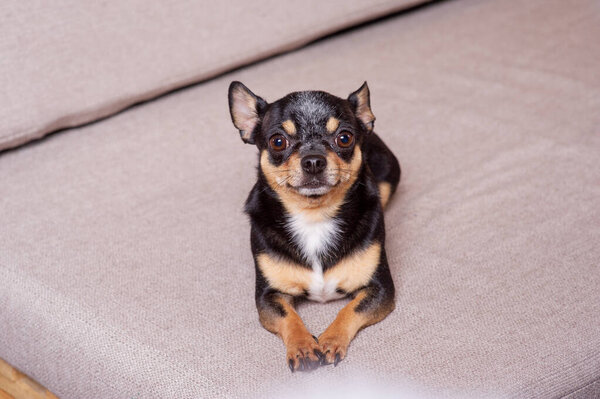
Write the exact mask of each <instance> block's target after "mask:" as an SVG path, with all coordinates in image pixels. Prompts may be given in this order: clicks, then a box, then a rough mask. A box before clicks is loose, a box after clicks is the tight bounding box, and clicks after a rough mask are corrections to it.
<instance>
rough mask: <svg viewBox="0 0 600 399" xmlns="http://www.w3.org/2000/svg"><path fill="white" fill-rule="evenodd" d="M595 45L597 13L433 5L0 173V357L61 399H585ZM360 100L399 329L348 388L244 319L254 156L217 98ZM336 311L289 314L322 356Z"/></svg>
mask: <svg viewBox="0 0 600 399" xmlns="http://www.w3.org/2000/svg"><path fill="white" fill-rule="evenodd" d="M599 36H600V9H599V8H598V7H597V5H596V3H595V2H593V1H580V2H565V1H562V0H531V1H528V2H526V3H523V2H522V1H518V0H507V1H503V2H490V1H478V0H463V1H453V2H442V3H438V4H436V5H434V6H431V7H427V8H425V9H422V10H420V11H418V12H415V13H410V14H407V15H402V16H398V17H395V18H392V19H389V20H386V21H383V22H380V23H378V24H376V25H372V26H367V27H364V28H362V29H360V30H358V31H352V32H348V33H345V34H344V35H340V36H337V37H334V38H331V39H328V40H326V41H322V42H318V43H316V44H314V45H311V46H309V47H307V48H305V49H302V50H301V51H298V52H294V53H290V54H287V55H284V56H281V57H277V58H275V59H272V60H269V61H268V62H265V63H261V64H258V65H255V66H252V67H250V68H246V69H243V70H239V71H236V72H235V73H232V74H229V75H225V76H222V77H220V78H218V79H215V80H212V81H209V82H207V83H203V84H200V85H197V86H194V87H191V88H188V89H186V90H182V91H179V92H177V93H174V94H171V95H169V96H165V97H163V98H161V99H159V100H157V101H153V102H149V103H146V104H144V105H142V106H139V107H135V108H133V109H130V110H128V111H127V112H124V113H121V114H119V115H117V116H115V117H112V118H110V119H106V120H103V121H101V122H98V123H94V124H91V125H89V126H86V127H83V128H78V129H74V130H69V131H65V132H62V133H59V134H55V135H52V136H49V137H47V138H46V139H45V140H43V141H41V142H38V143H35V144H33V145H28V146H25V147H21V148H20V149H17V150H14V151H10V152H6V153H4V154H2V155H0V182H2V184H0V213H1V215H0V220H2V224H1V228H0V248H1V250H0V280H1V281H2V285H1V286H0V309H2V311H1V312H0V325H1V326H3V327H2V339H0V355H1V356H2V357H4V358H5V359H6V360H7V361H8V362H10V363H11V364H13V365H14V366H15V367H17V368H19V369H22V370H24V371H26V372H27V373H29V374H30V375H31V376H32V377H33V378H35V379H36V380H38V381H40V382H41V383H43V384H44V385H46V386H47V387H48V388H49V389H50V390H52V391H53V392H55V393H56V394H57V395H58V396H59V397H65V398H77V397H106V398H109V397H136V398H137V397H190V398H191V397H202V398H247V397H286V396H287V394H289V393H290V392H289V390H290V389H296V390H302V391H301V392H304V391H305V390H306V389H307V387H313V388H316V387H319V388H322V392H323V393H325V394H328V387H330V386H338V384H339V383H340V381H345V380H348V379H351V380H352V381H353V382H357V381H361V380H364V379H365V378H368V379H369V380H376V381H379V382H380V383H378V385H375V386H376V387H377V388H382V387H385V386H390V387H397V386H401V387H407V386H408V387H414V386H418V387H421V388H422V389H431V390H434V391H437V392H442V393H446V394H449V393H468V394H469V395H470V396H471V397H473V396H474V397H486V396H492V397H515V398H522V397H527V398H549V397H561V396H566V395H569V394H570V395H571V396H569V397H570V398H575V397H577V395H580V393H581V392H586V391H585V390H586V389H591V388H589V387H593V386H594V385H593V384H594V381H597V380H598V378H599V377H600V367H599V365H600V334H598V331H600V301H598V287H599V286H600V272H599V270H598V259H600V245H598V242H599V239H600V236H599V229H598V226H600V208H599V207H598V204H599V201H600V185H599V184H598V182H599V181H600V157H599V156H598V154H599V153H600V134H599V133H600V132H599V130H598V127H599V126H600V113H598V110H599V109H600V75H599V74H598V73H597V72H598V71H597V60H598V59H600V43H599V42H597V41H593V40H591V38H594V37H599ZM365 79H367V80H368V82H369V86H370V88H371V95H372V104H371V105H372V107H373V111H374V113H375V115H376V117H377V123H376V126H375V129H376V131H377V132H378V133H379V135H380V136H381V137H382V138H383V139H384V140H385V141H386V142H387V143H388V145H389V146H390V148H392V149H393V150H394V152H395V153H396V155H397V156H398V158H399V159H400V162H401V163H402V166H403V180H402V182H401V185H400V188H399V191H398V193H397V195H396V197H395V198H393V199H392V201H391V202H390V204H389V207H388V209H387V211H386V228H387V242H386V248H387V252H388V258H389V263H390V265H391V270H392V273H393V278H394V281H395V284H396V287H397V302H396V310H395V311H394V312H393V313H392V314H391V315H390V316H389V317H387V318H386V319H385V320H384V321H382V322H381V323H378V324H376V325H374V326H372V327H369V328H367V329H366V330H364V331H362V332H361V333H359V335H358V336H357V338H356V339H355V340H354V341H353V343H352V344H351V346H350V348H349V353H348V357H347V359H345V360H344V361H343V362H341V363H340V365H338V367H337V368H335V369H334V368H333V367H327V368H325V367H323V368H320V369H318V370H316V371H315V372H313V373H310V374H300V375H299V374H293V375H292V374H291V373H290V372H289V370H288V369H287V367H286V365H285V356H284V347H283V345H282V343H281V341H280V340H279V338H277V337H275V336H273V335H271V334H269V333H268V332H266V331H265V330H264V329H263V328H262V327H261V326H260V324H259V322H258V317H257V313H256V310H255V305H254V297H253V295H254V269H253V264H252V256H251V253H250V243H249V226H248V222H247V219H246V217H245V216H244V215H243V213H242V205H243V202H244V200H245V198H246V195H247V193H248V191H249V190H250V188H251V187H252V185H253V183H254V179H255V173H256V170H255V162H256V150H255V149H254V148H253V147H251V146H248V145H244V144H242V142H241V141H240V139H239V135H238V133H237V131H236V130H235V128H233V126H232V125H231V121H230V117H229V114H228V109H227V97H226V93H227V87H228V85H229V82H230V81H231V80H241V81H243V82H244V83H245V84H247V85H248V87H250V88H251V89H252V90H253V91H255V92H256V93H257V94H259V95H261V96H263V97H264V98H266V99H267V100H274V99H276V98H278V97H280V96H282V95H284V94H286V93H287V92H289V91H292V90H299V89H317V88H318V89H323V90H327V91H330V92H332V93H334V94H337V95H341V96H345V95H347V94H348V93H349V92H350V91H352V90H354V89H356V88H357V87H358V86H359V85H360V84H361V83H362V81H363V80H365ZM342 304H343V303H342V302H333V303H328V304H325V305H322V304H313V303H308V304H306V305H304V306H302V307H301V308H300V314H301V316H302V317H303V318H304V320H305V321H306V323H307V326H308V328H309V329H310V330H311V331H312V332H313V333H314V334H316V335H318V334H319V333H321V332H322V331H323V330H324V328H325V327H326V326H327V325H328V324H329V323H330V322H331V321H332V320H333V318H334V316H335V313H336V311H337V310H338V309H340V308H341V306H342ZM373 389H375V388H373ZM398 389H401V388H398ZM357 392H358V390H357ZM588 392H589V391H588ZM438 397H439V396H438ZM580 397H581V396H580Z"/></svg>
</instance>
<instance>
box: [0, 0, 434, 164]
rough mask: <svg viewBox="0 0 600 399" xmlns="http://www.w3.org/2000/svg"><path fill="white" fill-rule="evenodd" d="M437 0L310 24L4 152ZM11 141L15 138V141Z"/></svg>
mask: <svg viewBox="0 0 600 399" xmlns="http://www.w3.org/2000/svg"><path fill="white" fill-rule="evenodd" d="M434 1H435V0H425V1H422V0H412V1H410V2H408V3H402V4H399V5H397V6H394V5H393V4H394V3H396V1H394V0H390V1H386V2H382V3H380V4H379V5H377V6H372V5H371V6H369V7H364V8H361V9H359V10H357V11H355V12H352V13H349V14H346V15H345V17H344V18H345V19H346V22H344V23H341V24H339V25H333V28H331V29H319V28H318V27H320V26H330V25H329V23H323V24H318V25H311V26H310V27H308V28H305V29H303V30H302V31H306V30H311V31H313V30H314V32H312V33H310V34H308V35H303V34H298V35H295V34H292V35H291V36H289V38H288V39H286V40H285V41H284V42H282V43H280V44H273V43H270V44H269V45H267V48H266V49H264V48H263V49H261V50H258V51H257V50H254V51H249V52H248V53H246V54H244V55H243V56H242V57H239V58H238V57H235V58H232V57H229V58H225V60H224V61H222V62H219V63H215V64H213V65H210V66H209V67H207V68H206V71H205V72H203V73H201V74H194V73H193V72H192V73H191V74H190V73H184V74H182V75H179V76H178V77H176V78H172V79H168V80H164V81H163V82H158V83H157V86H156V87H154V88H152V89H150V90H147V91H143V92H138V93H134V94H129V95H125V96H124V97H126V98H124V99H122V100H114V99H113V100H112V101H110V102H108V103H101V104H99V105H98V106H96V107H93V108H90V109H87V110H85V109H84V110H81V111H79V112H76V113H74V114H71V115H63V116H60V117H59V118H57V119H54V120H53V121H51V122H48V123H46V124H45V127H43V128H33V129H30V130H29V131H28V132H25V133H24V132H18V133H11V134H8V135H6V136H1V135H0V154H1V153H2V152H3V151H5V150H9V149H12V148H18V147H19V146H21V145H23V144H26V143H28V142H30V141H33V140H36V139H40V138H43V137H45V136H47V135H49V134H52V133H55V132H59V131H62V130H65V129H70V128H76V127H81V126H85V125H86V124H89V123H94V122H96V121H100V120H103V119H105V118H109V117H111V116H113V115H116V114H118V113H119V112H121V111H124V110H127V109H128V108H129V107H132V106H135V105H136V104H139V103H143V102H145V101H151V100H154V99H156V98H159V97H160V96H162V95H167V94H169V93H171V92H173V91H175V90H177V89H180V88H185V87H187V86H191V85H196V84H201V83H204V82H207V81H210V80H212V79H215V78H217V77H219V76H221V75H223V74H226V73H228V72H231V71H233V70H235V69H238V68H241V67H245V66H250V65H252V64H254V63H257V62H260V61H261V60H264V59H267V58H269V57H273V56H276V55H281V54H285V53H287V52H291V51H294V50H299V49H301V48H303V47H304V46H306V45H307V44H309V43H311V42H313V41H316V40H318V39H320V38H323V37H326V36H327V35H330V34H334V33H336V32H340V31H343V30H345V29H347V28H351V27H353V26H358V25H360V24H362V23H366V22H369V21H372V20H376V19H378V18H381V17H384V16H386V15H391V14H394V13H397V12H400V11H403V10H409V9H410V8H412V7H416V6H418V5H420V4H423V5H425V4H428V3H431V2H434ZM375 7H377V11H375V12H371V11H372V10H373V8H375ZM365 12H368V15H367V16H364V17H362V18H361V16H362V15H363V14H364V13H365ZM336 19H338V18H332V19H331V20H330V22H331V21H335V20H336ZM236 60H237V61H236ZM91 114H95V115H96V116H95V117H91V118H90V115H91ZM69 119H74V121H72V122H71V123H67V122H61V121H64V120H69ZM11 141H13V142H12V143H11Z"/></svg>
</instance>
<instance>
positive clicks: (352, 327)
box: [319, 289, 394, 363]
mask: <svg viewBox="0 0 600 399" xmlns="http://www.w3.org/2000/svg"><path fill="white" fill-rule="evenodd" d="M367 295H368V292H367V290H366V289H365V290H362V291H360V292H359V293H358V294H357V295H356V296H355V297H354V299H353V300H351V301H350V302H349V303H348V304H347V305H346V306H344V308H343V309H342V310H340V312H339V313H338V315H337V317H336V318H335V320H334V321H333V323H331V324H330V325H329V327H327V329H326V330H325V332H323V334H321V336H320V337H319V344H320V345H321V350H322V351H323V353H324V354H325V358H326V360H327V362H329V363H332V362H334V360H335V355H336V353H337V354H339V356H340V359H343V358H344V357H346V353H347V351H348V345H350V341H352V339H354V337H355V336H356V333H358V332H359V331H360V330H361V329H362V328H365V327H368V326H370V325H372V324H375V323H377V322H379V321H381V320H383V319H384V318H385V317H386V316H387V315H388V314H389V313H390V312H391V311H392V310H393V309H394V303H393V302H392V303H391V305H389V306H384V307H379V308H377V309H376V310H375V311H372V312H357V311H356V310H355V309H356V307H357V306H358V305H359V304H360V302H361V301H362V300H363V299H365V298H366V296H367Z"/></svg>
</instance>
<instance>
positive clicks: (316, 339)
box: [312, 335, 319, 344]
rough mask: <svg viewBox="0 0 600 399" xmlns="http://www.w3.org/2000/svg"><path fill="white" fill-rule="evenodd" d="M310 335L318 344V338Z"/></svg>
mask: <svg viewBox="0 0 600 399" xmlns="http://www.w3.org/2000/svg"><path fill="white" fill-rule="evenodd" d="M312 337H313V338H314V339H315V342H316V343H317V344H318V343H319V339H318V338H317V337H315V336H314V335H313V336H312Z"/></svg>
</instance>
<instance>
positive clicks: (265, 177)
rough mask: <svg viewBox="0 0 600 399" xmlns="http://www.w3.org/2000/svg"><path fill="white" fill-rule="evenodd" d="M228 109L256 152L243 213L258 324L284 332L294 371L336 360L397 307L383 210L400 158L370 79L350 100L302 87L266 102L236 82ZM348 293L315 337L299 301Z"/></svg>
mask: <svg viewBox="0 0 600 399" xmlns="http://www.w3.org/2000/svg"><path fill="white" fill-rule="evenodd" d="M229 110H230V112H231V119H232V121H233V124H234V125H235V127H236V128H237V129H238V130H239V132H240V136H241V138H242V140H243V141H244V142H245V143H248V144H254V145H256V147H257V148H258V151H259V161H258V181H257V182H256V184H255V185H254V188H253V189H252V191H251V192H250V194H249V196H248V199H247V200H246V205H245V211H246V213H247V214H248V215H249V217H250V223H251V233H250V241H251V247H252V253H253V256H254V263H255V268H256V306H257V308H258V314H259V319H260V322H261V323H262V325H263V326H264V327H265V328H266V329H267V330H269V331H271V332H272V333H275V334H277V335H279V336H280V337H281V339H282V340H283V342H284V344H285V346H286V349H287V363H288V365H289V367H290V369H291V370H292V372H294V371H295V370H310V369H313V368H315V367H317V366H319V365H323V364H330V363H333V364H334V365H336V366H337V364H338V362H339V361H340V360H342V359H344V357H345V356H346V353H347V350H348V345H349V344H350V341H351V340H352V339H353V338H354V336H355V335H356V333H357V332H358V331H359V330H360V329H361V328H364V327H366V326H369V325H371V324H374V323H377V322H379V321H381V320H383V319H384V318H385V317H386V316H387V315H388V314H389V313H390V312H391V311H392V310H393V309H394V283H393V281H392V277H391V274H390V270H389V267H388V263H387V258H386V254H385V229H384V223H383V208H384V207H385V206H386V204H387V202H388V200H389V199H390V196H391V195H392V194H393V193H394V191H395V190H396V187H397V185H398V182H399V181H400V165H399V164H398V160H397V159H396V157H395V156H394V154H392V152H391V151H390V150H389V149H388V147H387V146H386V145H385V144H384V143H383V141H381V139H380V138H379V137H378V136H377V135H376V134H375V133H373V126H374V122H375V116H374V115H373V113H372V112H371V106H370V94H369V88H368V86H367V83H366V82H365V83H364V84H363V85H362V86H361V87H360V89H358V90H357V91H355V92H353V93H351V94H350V96H349V97H348V99H347V100H344V99H342V98H339V97H336V96H333V95H331V94H329V93H326V92H322V91H303V92H295V93H291V94H288V95H287V96H285V97H283V98H282V99H280V100H277V101H275V102H274V103H271V104H269V103H267V102H266V101H265V100H263V99H262V98H261V97H259V96H256V95H255V94H254V93H252V92H251V91H250V90H249V89H248V88H247V87H246V86H244V85H243V84H242V83H240V82H232V83H231V85H230V86H229ZM342 297H350V298H352V299H351V301H350V302H349V303H348V304H347V305H346V306H345V307H344V308H343V309H342V310H341V311H340V312H339V314H338V315H337V317H336V319H335V320H334V321H333V323H331V325H330V326H329V327H328V328H327V329H326V330H325V332H323V333H322V334H321V335H320V336H319V338H318V339H317V338H316V337H314V336H313V335H311V334H310V332H308V330H307V329H306V327H305V325H304V323H303V322H302V320H301V319H300V317H299V316H298V314H297V313H296V311H295V310H294V304H295V300H296V299H301V298H308V299H310V300H314V301H319V302H326V301H329V300H333V299H338V298H342Z"/></svg>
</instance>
